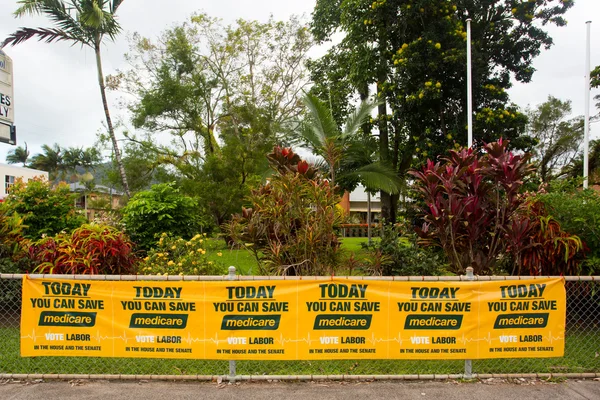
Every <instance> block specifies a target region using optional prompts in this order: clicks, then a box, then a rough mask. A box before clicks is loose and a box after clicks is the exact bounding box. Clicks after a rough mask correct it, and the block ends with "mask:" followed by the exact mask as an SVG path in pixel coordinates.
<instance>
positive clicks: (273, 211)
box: [223, 147, 342, 275]
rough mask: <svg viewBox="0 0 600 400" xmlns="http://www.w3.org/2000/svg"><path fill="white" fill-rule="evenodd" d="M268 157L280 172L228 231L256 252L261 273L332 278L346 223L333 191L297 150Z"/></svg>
mask: <svg viewBox="0 0 600 400" xmlns="http://www.w3.org/2000/svg"><path fill="white" fill-rule="evenodd" d="M267 158H268V159H269V162H270V165H271V168H272V169H273V170H274V171H276V173H275V174H274V175H272V176H271V177H270V178H269V182H268V183H266V184H264V185H261V186H260V187H259V188H258V189H256V190H253V191H252V194H251V195H250V196H249V198H248V201H249V203H250V204H251V208H242V213H241V214H240V215H234V216H233V218H232V220H231V222H230V223H229V224H228V225H224V226H223V230H224V231H225V232H226V233H227V234H228V235H229V237H231V238H232V240H233V241H235V242H236V243H237V244H240V245H243V246H244V247H245V248H247V249H249V250H250V251H252V252H253V254H254V256H255V258H256V259H257V261H258V264H259V273H261V274H265V275H272V274H277V275H330V274H333V273H334V272H335V269H336V267H337V266H338V264H339V250H340V243H339V240H338V237H337V235H336V229H337V228H338V227H339V224H340V223H341V221H342V214H341V212H340V211H339V210H337V204H338V203H339V201H340V199H339V197H338V196H337V195H336V194H335V191H334V188H332V187H331V185H330V184H329V181H328V180H326V179H324V178H323V177H322V176H321V175H320V174H319V172H318V170H316V169H315V168H313V167H312V166H310V165H309V164H308V163H307V162H306V161H303V160H302V159H301V158H300V157H299V156H298V155H297V154H295V153H294V152H293V151H292V149H289V148H281V147H275V148H274V149H273V152H272V153H271V154H269V155H268V156H267Z"/></svg>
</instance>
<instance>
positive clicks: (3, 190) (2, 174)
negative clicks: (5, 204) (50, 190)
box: [0, 164, 48, 201]
mask: <svg viewBox="0 0 600 400" xmlns="http://www.w3.org/2000/svg"><path fill="white" fill-rule="evenodd" d="M40 176H41V177H44V178H45V179H46V180H48V173H47V172H46V171H40V170H37V169H31V168H23V167H17V166H15V165H8V164H0V179H1V181H0V201H2V200H4V198H5V197H6V195H7V194H8V192H9V191H10V188H11V186H12V185H13V184H14V183H15V181H16V180H17V179H19V178H21V179H22V180H23V181H24V182H27V181H29V180H31V179H33V178H35V177H40Z"/></svg>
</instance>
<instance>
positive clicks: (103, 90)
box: [94, 44, 131, 197]
mask: <svg viewBox="0 0 600 400" xmlns="http://www.w3.org/2000/svg"><path fill="white" fill-rule="evenodd" d="M94 51H95V53H96V66H97V67H98V84H99V85H100V94H101V96H102V105H103V106H104V115H105V117H106V125H107V126H108V134H109V135H110V139H111V141H112V145H113V151H114V153H115V160H116V161H117V167H118V168H119V173H120V174H121V182H122V183H123V190H124V191H125V194H126V195H127V197H131V192H130V191H129V183H127V175H126V174H125V167H124V166H123V160H122V159H121V152H120V151H119V144H118V143H117V137H116V136H115V131H114V129H113V125H112V120H111V119H110V112H109V111H108V102H107V101H106V87H105V86H104V74H103V73H102V59H101V58H100V45H99V44H97V45H96V46H95V47H94Z"/></svg>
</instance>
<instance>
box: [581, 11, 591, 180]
mask: <svg viewBox="0 0 600 400" xmlns="http://www.w3.org/2000/svg"><path fill="white" fill-rule="evenodd" d="M591 24H592V21H587V22H586V23H585V25H586V42H585V86H584V87H585V105H584V107H585V119H584V122H583V123H584V125H583V126H584V128H583V132H584V139H583V188H584V189H587V188H588V184H589V183H588V172H589V167H590V166H589V152H590V25H591Z"/></svg>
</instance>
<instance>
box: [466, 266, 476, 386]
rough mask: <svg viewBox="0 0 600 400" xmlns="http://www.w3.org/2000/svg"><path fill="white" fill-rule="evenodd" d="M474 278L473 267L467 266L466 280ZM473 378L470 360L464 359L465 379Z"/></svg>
mask: <svg viewBox="0 0 600 400" xmlns="http://www.w3.org/2000/svg"><path fill="white" fill-rule="evenodd" d="M474 279H475V278H474V277H473V267H467V280H469V281H472V280H474ZM472 378H473V365H472V363H471V360H465V379H472Z"/></svg>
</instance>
